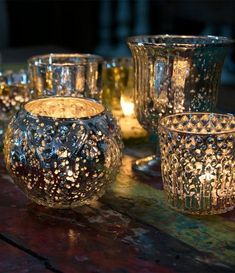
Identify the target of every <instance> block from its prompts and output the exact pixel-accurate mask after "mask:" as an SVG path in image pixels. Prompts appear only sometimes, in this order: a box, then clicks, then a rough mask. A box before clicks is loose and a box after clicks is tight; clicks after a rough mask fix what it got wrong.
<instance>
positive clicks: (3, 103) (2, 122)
mask: <svg viewBox="0 0 235 273" xmlns="http://www.w3.org/2000/svg"><path fill="white" fill-rule="evenodd" d="M29 97H30V93H29V88H28V75H27V72H26V71H25V70H23V69H21V70H19V71H12V70H6V71H4V72H2V73H1V74H0V150H1V149H2V145H3V136H4V132H5V128H6V126H7V125H8V123H9V121H10V118H11V116H12V115H13V114H15V112H16V111H18V110H19V109H20V107H21V105H22V104H24V103H25V102H27V101H28V100H29Z"/></svg>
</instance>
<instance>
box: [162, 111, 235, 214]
mask: <svg viewBox="0 0 235 273" xmlns="http://www.w3.org/2000/svg"><path fill="white" fill-rule="evenodd" d="M159 137H160V149H161V160H162V161H161V170H162V179H163V185H164V191H165V193H166V196H167V200H168V203H169V205H170V206H171V207H172V208H174V209H176V210H178V211H181V212H184V213H190V214H198V215H203V214H205V215H206V214H219V213H224V212H227V211H230V210H232V209H233V208H234V206H235V117H234V116H233V115H230V114H215V113H199V112H194V113H181V114H173V115H169V116H166V117H164V118H162V119H161V120H160V123H159Z"/></svg>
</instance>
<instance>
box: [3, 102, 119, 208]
mask: <svg viewBox="0 0 235 273" xmlns="http://www.w3.org/2000/svg"><path fill="white" fill-rule="evenodd" d="M4 155H5V162H6V166H7V169H8V171H9V173H10V175H11V176H12V178H13V180H14V182H15V184H16V185H18V187H19V188H20V189H21V190H22V191H23V192H24V193H25V194H26V196H28V198H30V199H31V200H32V201H34V202H36V203H37V204H40V205H44V206H48V207H54V208H69V207H76V206H79V205H83V204H87V203H90V202H92V201H93V200H95V199H97V198H99V197H100V196H102V195H103V194H104V192H105V190H106V188H107V187H108V186H109V185H110V183H111V182H112V181H114V179H115V177H116V174H117V172H118V169H119V166H120V164H121V155H122V140H121V135H120V131H119V128H118V126H117V125H116V123H115V120H114V119H113V118H112V116H111V115H110V113H109V112H107V111H106V110H105V108H104V106H103V105H101V104H99V103H97V102H96V101H94V100H91V99H84V98H73V97H47V98H41V99H37V100H32V101H30V102H28V103H26V104H25V105H24V107H23V108H22V109H21V110H20V111H19V112H18V113H17V114H16V115H15V116H14V117H13V119H12V120H11V122H10V124H9V126H8V128H7V131H6V133H5V138H4Z"/></svg>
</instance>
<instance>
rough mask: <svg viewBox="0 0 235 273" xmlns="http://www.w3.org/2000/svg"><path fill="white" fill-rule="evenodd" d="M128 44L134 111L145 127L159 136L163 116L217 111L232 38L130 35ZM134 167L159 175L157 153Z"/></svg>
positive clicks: (145, 172)
mask: <svg viewBox="0 0 235 273" xmlns="http://www.w3.org/2000/svg"><path fill="white" fill-rule="evenodd" d="M127 42H128V45H129V48H130V50H131V52H132V55H133V59H134V73H135V110H136V114H137V118H138V120H139V122H140V123H141V125H142V126H143V127H144V128H145V129H147V130H148V131H149V132H151V133H157V130H158V120H159V118H161V117H162V116H164V115H168V114H172V113H180V112H183V111H213V110H214V108H215V106H216V101H217V93H218V87H219V83H220V76H221V70H222V66H223V62H224V58H225V56H226V53H227V50H228V48H229V46H230V45H231V44H232V42H233V41H232V40H230V39H228V38H226V37H215V36H177V35H176V36H175V35H174V36H173V35H159V36H136V37H129V38H128V41H127ZM157 146H158V145H157ZM133 169H134V170H136V171H138V172H141V173H144V174H147V175H150V176H160V175H161V172H160V158H159V153H158V151H156V153H155V154H154V155H151V156H149V157H147V158H143V159H140V160H137V161H136V162H135V163H134V164H133Z"/></svg>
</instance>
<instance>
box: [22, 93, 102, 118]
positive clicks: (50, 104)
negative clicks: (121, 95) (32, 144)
mask: <svg viewBox="0 0 235 273" xmlns="http://www.w3.org/2000/svg"><path fill="white" fill-rule="evenodd" d="M25 110H26V111H28V112H30V113H31V114H33V115H38V116H46V117H51V118H84V117H92V116H95V115H98V114H100V113H102V112H103V111H104V107H103V106H102V105H101V104H99V103H96V102H94V101H92V100H86V99H83V98H72V97H51V98H45V99H38V100H33V101H30V102H28V103H27V104H26V105H25Z"/></svg>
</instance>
